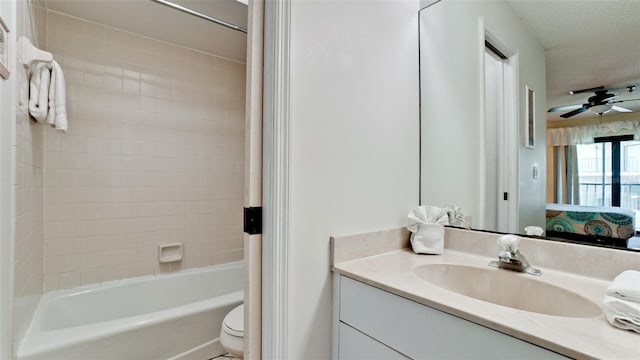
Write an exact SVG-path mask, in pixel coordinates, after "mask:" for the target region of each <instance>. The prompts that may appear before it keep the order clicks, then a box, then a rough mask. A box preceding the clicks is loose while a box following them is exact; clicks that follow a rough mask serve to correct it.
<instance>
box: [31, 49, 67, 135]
mask: <svg viewBox="0 0 640 360" xmlns="http://www.w3.org/2000/svg"><path fill="white" fill-rule="evenodd" d="M29 114H31V116H33V118H34V119H36V121H37V122H38V123H45V122H46V123H47V124H49V125H51V126H53V127H55V128H56V130H58V131H60V132H63V133H64V132H67V129H68V126H69V125H68V122H67V105H66V94H65V88H64V75H63V74H62V68H60V65H58V63H57V62H56V61H52V62H51V63H38V64H37V65H35V67H34V68H33V71H32V73H31V80H30V82H29Z"/></svg>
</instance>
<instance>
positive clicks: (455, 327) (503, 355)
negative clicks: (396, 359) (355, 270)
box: [340, 276, 566, 360]
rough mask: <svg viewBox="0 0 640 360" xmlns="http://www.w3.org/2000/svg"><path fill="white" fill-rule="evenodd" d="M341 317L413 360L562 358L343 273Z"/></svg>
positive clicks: (537, 359)
mask: <svg viewBox="0 0 640 360" xmlns="http://www.w3.org/2000/svg"><path fill="white" fill-rule="evenodd" d="M340 321H342V322H343V323H345V324H348V325H350V326H352V327H353V328H355V329H357V330H359V331H360V332H362V333H364V334H367V335H369V336H371V337H372V338H374V339H376V340H377V341H379V342H381V343H383V344H385V345H387V346H389V347H391V348H393V349H395V350H396V351H398V352H400V353H402V354H404V355H406V356H408V357H410V358H414V359H492V360H495V359H514V358H517V359H520V360H524V359H535V360H540V359H566V357H564V356H562V355H560V354H557V353H555V352H552V351H549V350H546V349H544V348H541V347H539V346H536V345H533V344H530V343H528V342H526V341H522V340H520V339H517V338H514V337H512V336H509V335H505V334H503V333H501V332H498V331H495V330H492V329H490V328H487V327H484V326H481V325H478V324H476V323H473V322H470V321H468V320H464V319H461V318H459V317H456V316H453V315H450V314H447V313H445V312H442V311H439V310H436V309H433V308H430V307H428V306H425V305H422V304H419V303H417V302H414V301H411V300H409V299H406V298H403V297H400V296H397V295H395V294H392V293H389V292H387V291H384V290H380V289H378V288H375V287H373V286H369V285H366V284H363V283H361V282H359V281H355V280H352V279H349V278H347V277H344V276H342V278H341V280H340Z"/></svg>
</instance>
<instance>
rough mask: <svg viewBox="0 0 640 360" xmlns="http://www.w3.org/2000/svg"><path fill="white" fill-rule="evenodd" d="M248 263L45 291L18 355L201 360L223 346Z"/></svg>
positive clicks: (28, 358) (31, 359) (25, 359)
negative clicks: (221, 337) (222, 333)
mask: <svg viewBox="0 0 640 360" xmlns="http://www.w3.org/2000/svg"><path fill="white" fill-rule="evenodd" d="M243 266H244V265H243V263H242V262H237V263H231V264H224V265H217V266H212V267H207V268H200V269H193V270H185V271H181V272H179V273H175V274H167V275H155V276H145V277H140V278H134V279H127V280H120V281H112V282H108V283H103V284H100V285H90V286H83V287H79V288H74V289H70V290H61V291H54V292H50V293H46V294H45V295H44V296H43V297H42V300H41V301H40V304H39V305H38V308H37V309H36V312H35V314H34V317H33V320H32V321H31V324H30V325H29V328H28V329H27V332H26V334H25V336H24V338H23V340H22V342H21V344H20V346H19V348H18V351H17V358H18V359H19V360H36V359H47V360H51V359H64V360H69V359H83V360H84V359H92V360H94V359H95V360H98V359H105V360H107V359H108V360H116V359H117V360H127V359H150V360H151V359H153V360H156V359H176V360H177V359H202V360H206V359H209V358H211V357H215V356H217V355H221V354H222V353H223V352H224V351H223V350H222V347H221V345H220V343H219V335H220V326H221V324H222V319H223V318H224V316H225V315H226V314H227V313H228V312H229V311H231V309H233V308H234V307H235V306H237V305H239V304H241V303H242V300H243V291H242V286H243V270H242V269H243Z"/></svg>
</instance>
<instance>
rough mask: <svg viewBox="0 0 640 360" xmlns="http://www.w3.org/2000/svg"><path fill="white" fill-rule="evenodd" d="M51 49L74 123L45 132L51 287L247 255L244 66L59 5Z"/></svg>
mask: <svg viewBox="0 0 640 360" xmlns="http://www.w3.org/2000/svg"><path fill="white" fill-rule="evenodd" d="M46 48H47V50H49V51H51V52H52V53H53V54H54V58H55V59H56V60H57V61H58V62H59V63H60V64H61V66H62V68H63V70H64V73H65V77H66V89H67V111H68V114H69V132H68V133H67V134H58V133H57V132H56V131H55V130H54V129H51V128H47V129H46V132H45V135H44V137H45V139H44V147H45V151H44V157H45V159H44V164H45V175H44V265H43V266H44V274H45V290H46V291H50V290H55V289H61V288H70V287H74V286H78V285H85V284H93V283H99V282H102V281H109V280H116V279H121V278H127V277H134V276H141V275H149V274H154V273H159V272H167V271H176V270H180V269H185V268H192V267H199V266H207V265H213V264H219V263H224V262H230V261H237V260H241V259H242V256H243V251H242V246H243V243H242V207H243V181H244V180H243V179H244V174H243V172H244V102H245V100H244V99H245V64H241V63H236V62H233V61H229V60H226V59H223V58H220V57H216V56H213V55H209V54H204V53H201V52H198V51H195V50H193V49H188V48H184V47H180V46H176V45H172V44H169V43H165V42H162V41H158V40H155V39H150V38H147V37H142V36H138V35H136V34H132V33H128V32H125V31H121V30H118V29H115V28H111V27H107V26H102V25H99V24H95V23H92V22H88V21H83V20H81V19H77V18H74V17H70V16H67V15H64V14H60V13H57V12H53V11H48V14H47V31H46ZM172 242H182V243H183V247H184V260H183V261H182V262H181V263H176V264H160V263H159V262H158V248H157V247H158V244H165V243H172Z"/></svg>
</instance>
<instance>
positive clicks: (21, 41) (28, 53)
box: [17, 36, 53, 69]
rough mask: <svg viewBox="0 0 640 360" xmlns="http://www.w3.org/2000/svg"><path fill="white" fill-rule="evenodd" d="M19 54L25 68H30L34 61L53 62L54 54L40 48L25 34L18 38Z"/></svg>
mask: <svg viewBox="0 0 640 360" xmlns="http://www.w3.org/2000/svg"><path fill="white" fill-rule="evenodd" d="M17 54H18V59H19V61H20V62H21V63H22V64H23V65H24V67H25V68H27V69H28V68H30V67H31V64H32V63H34V62H47V63H48V62H51V61H53V55H52V54H51V53H50V52H48V51H44V50H40V49H38V48H37V47H35V46H33V44H31V41H29V39H27V38H26V37H24V36H20V37H19V38H18V46H17Z"/></svg>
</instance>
